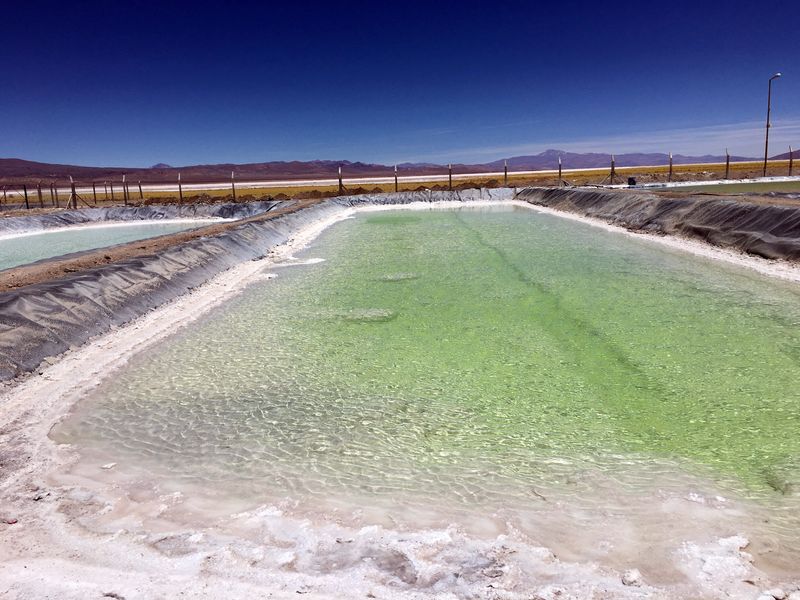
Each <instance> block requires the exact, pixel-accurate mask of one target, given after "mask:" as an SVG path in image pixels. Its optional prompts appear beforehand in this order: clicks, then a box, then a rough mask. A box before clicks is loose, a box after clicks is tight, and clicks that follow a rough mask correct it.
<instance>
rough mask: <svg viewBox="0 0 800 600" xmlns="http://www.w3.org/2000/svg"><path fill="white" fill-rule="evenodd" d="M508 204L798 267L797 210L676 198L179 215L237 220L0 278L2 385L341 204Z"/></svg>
mask: <svg viewBox="0 0 800 600" xmlns="http://www.w3.org/2000/svg"><path fill="white" fill-rule="evenodd" d="M512 198H516V199H517V200H521V201H525V202H527V203H530V204H532V205H534V206H540V207H544V208H547V209H552V210H555V211H558V212H561V213H570V214H575V215H579V216H584V217H588V218H592V219H599V220H602V221H604V222H606V223H609V224H611V225H615V226H621V227H624V228H626V229H628V230H632V231H636V232H642V233H651V234H661V235H664V234H666V235H667V236H671V237H678V238H693V239H695V240H700V241H703V242H706V243H708V244H711V245H714V246H718V247H722V248H729V249H734V250H738V251H742V252H745V253H749V254H752V255H755V256H758V257H766V258H769V259H786V260H789V261H797V260H800V206H798V207H794V206H786V205H780V204H757V203H751V202H747V201H746V200H744V199H735V200H730V199H719V198H707V197H704V196H702V195H700V196H688V197H677V198H676V197H663V196H658V195H655V194H647V193H640V192H628V191H619V190H615V191H608V190H594V189H586V188H577V189H553V188H528V189H523V190H519V191H518V190H512V189H509V188H500V189H491V190H489V189H484V190H462V191H454V192H432V191H425V192H407V193H399V194H368V195H363V196H352V197H344V198H334V199H330V200H327V201H324V202H318V201H299V202H288V203H278V204H275V203H272V204H271V205H269V206H262V205H266V204H269V203H255V204H254V205H252V206H248V205H221V206H201V207H191V208H190V207H183V208H182V209H181V211H182V212H181V214H182V215H184V216H186V215H192V216H195V217H197V216H217V217H220V216H227V217H228V218H232V217H238V218H240V219H241V220H239V221H234V222H229V223H222V224H215V225H210V226H208V227H203V228H201V229H197V230H192V231H188V232H182V233H178V234H174V235H169V236H162V237H159V238H154V239H152V240H142V241H137V242H133V243H131V244H125V245H121V246H116V247H113V248H106V249H100V250H97V251H91V252H87V253H83V254H81V255H80V256H78V257H72V258H69V259H66V260H58V259H54V260H53V261H47V262H45V263H43V264H37V265H32V266H28V267H21V268H18V269H12V270H10V271H8V272H6V273H3V274H0V380H9V379H12V378H14V377H17V376H19V375H22V374H24V373H26V372H31V371H33V370H35V369H36V368H37V367H38V366H39V365H40V364H41V363H42V361H44V360H45V359H47V358H50V357H53V356H57V355H59V354H61V353H63V352H65V351H66V350H68V349H70V348H73V347H76V346H79V345H81V344H83V343H85V342H86V341H87V340H89V339H90V338H91V337H93V336H96V335H99V334H101V333H103V332H105V331H108V330H109V329H111V328H112V327H115V326H119V325H122V324H124V323H127V322H129V321H131V320H133V319H135V318H137V317H139V316H141V315H142V314H144V313H145V312H147V311H149V310H151V309H153V308H155V307H157V306H159V305H161V304H164V303H166V302H168V301H170V300H173V299H175V298H177V297H179V296H181V295H182V294H184V293H186V292H187V291H188V290H190V289H192V288H194V287H197V286H199V285H202V284H203V283H205V282H206V281H208V280H210V279H211V278H212V277H214V276H215V275H217V274H219V273H221V272H223V271H225V270H227V269H229V268H231V267H232V266H234V265H236V264H240V263H242V262H245V261H248V260H254V259H258V258H260V257H263V256H265V255H267V254H268V253H269V252H270V249H271V248H274V247H275V246H277V245H279V244H282V243H284V242H286V241H287V240H289V239H290V238H291V237H292V235H293V234H294V233H295V232H297V231H298V230H300V229H301V228H302V227H304V226H306V225H308V224H309V223H312V222H314V221H315V220H318V219H321V218H324V217H326V216H330V215H332V214H334V213H336V212H339V211H342V210H345V209H347V208H349V207H353V206H359V205H371V204H376V205H380V204H408V203H412V202H443V201H445V202H446V201H455V202H462V201H476V200H510V199H512ZM93 211H96V212H93ZM176 211H177V207H175V206H168V207H141V208H133V209H130V208H129V209H120V208H116V209H88V210H85V211H68V212H65V213H60V214H57V215H43V216H40V217H34V218H35V219H36V222H37V223H38V226H40V227H42V228H45V227H55V226H58V223H61V224H62V225H64V224H75V223H77V222H80V219H87V220H88V219H121V218H146V219H153V218H158V215H163V218H170V217H173V218H174V217H176V216H177V212H176ZM265 211H268V212H265ZM173 213H175V214H173ZM242 217H246V218H242ZM4 221H5V222H6V223H5V225H3V224H2V223H0V227H2V226H5V227H6V228H10V227H19V228H21V227H26V226H27V227H29V226H30V224H28V225H25V224H24V223H21V222H16V223H15V220H14V219H5V220H4ZM83 222H87V221H83Z"/></svg>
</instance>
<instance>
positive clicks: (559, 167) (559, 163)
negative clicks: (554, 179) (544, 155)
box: [558, 155, 561, 187]
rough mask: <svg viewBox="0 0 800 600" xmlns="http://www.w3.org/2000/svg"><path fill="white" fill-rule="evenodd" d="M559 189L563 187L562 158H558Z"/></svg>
mask: <svg viewBox="0 0 800 600" xmlns="http://www.w3.org/2000/svg"><path fill="white" fill-rule="evenodd" d="M558 187H561V156H560V155H559V157H558Z"/></svg>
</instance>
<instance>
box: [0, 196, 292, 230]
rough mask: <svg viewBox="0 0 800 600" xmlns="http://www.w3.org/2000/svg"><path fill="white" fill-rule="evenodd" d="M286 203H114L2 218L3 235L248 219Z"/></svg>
mask: <svg viewBox="0 0 800 600" xmlns="http://www.w3.org/2000/svg"><path fill="white" fill-rule="evenodd" d="M278 204H283V205H285V204H286V202H281V201H278V200H265V201H260V202H241V203H227V204H186V205H183V206H178V205H177V204H165V205H156V204H154V205H151V206H113V207H109V208H81V209H78V210H64V211H60V212H55V213H48V214H43V215H26V216H24V217H7V218H4V219H0V235H5V234H11V233H23V232H27V231H41V230H44V229H53V228H56V227H68V226H70V225H85V224H89V223H101V222H105V221H148V220H153V221H157V220H161V219H210V218H221V219H244V218H247V217H252V216H255V215H258V214H261V213H264V212H267V211H269V210H272V209H273V208H275V207H276V206H277V205H278Z"/></svg>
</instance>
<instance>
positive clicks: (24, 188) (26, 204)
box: [22, 183, 30, 208]
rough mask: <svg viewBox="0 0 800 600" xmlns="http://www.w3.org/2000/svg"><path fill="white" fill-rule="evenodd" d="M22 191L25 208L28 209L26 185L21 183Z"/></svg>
mask: <svg viewBox="0 0 800 600" xmlns="http://www.w3.org/2000/svg"><path fill="white" fill-rule="evenodd" d="M22 191H23V192H24V193H25V208H30V205H29V204H28V185H27V184H25V183H23V184H22Z"/></svg>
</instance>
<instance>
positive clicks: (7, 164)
mask: <svg viewBox="0 0 800 600" xmlns="http://www.w3.org/2000/svg"><path fill="white" fill-rule="evenodd" d="M794 155H795V157H800V153H799V152H797V151H796V152H795V153H794ZM559 156H560V157H561V161H562V164H563V167H564V168H565V169H590V168H597V167H607V166H609V164H610V163H611V155H610V154H602V153H575V152H564V151H561V150H545V151H544V152H541V153H539V154H532V155H528V156H512V157H510V158H507V159H499V160H495V161H492V162H489V163H481V164H461V163H459V164H453V171H454V172H456V173H486V172H491V171H502V170H503V164H504V161H506V160H507V161H508V168H509V170H510V171H536V170H542V169H556V168H557V167H558V158H559ZM782 156H783V157H785V158H788V153H786V154H784V155H782ZM776 158H777V159H779V158H780V157H776ZM615 160H616V165H617V166H619V167H635V166H650V165H666V164H667V163H668V162H669V156H668V155H667V154H658V153H650V154H645V153H630V154H617V155H616V156H615ZM724 160H725V157H724V156H711V155H705V156H684V155H682V154H676V155H674V156H673V162H674V163H675V164H676V165H680V164H688V163H705V162H723V161H724ZM731 160H733V161H743V160H756V159H751V158H747V157H742V156H731ZM340 166H341V167H342V172H343V174H344V176H345V177H369V176H388V175H391V174H392V173H394V166H393V165H380V164H373V163H363V162H350V161H346V160H345V161H336V160H313V161H272V162H262V163H247V164H231V163H223V164H214V165H190V166H185V167H172V166H170V165H167V164H165V163H158V164H156V165H153V166H152V167H149V168H135V167H82V166H75V165H57V164H48V163H40V162H34V161H29V160H22V159H19V158H0V182H3V183H35V182H38V181H41V182H44V183H47V182H51V181H63V180H65V179H68V178H69V177H70V175H71V176H72V177H74V178H75V179H76V180H78V181H82V182H89V181H96V182H102V181H110V180H114V181H119V180H120V179H122V176H123V175H127V178H128V180H129V181H139V180H141V181H144V182H150V183H157V182H165V181H175V180H176V179H177V178H178V173H179V172H180V173H181V177H182V178H183V180H184V181H193V182H198V183H199V182H212V181H224V180H227V179H228V178H230V176H231V171H233V172H234V173H235V176H236V179H237V180H239V181H247V180H281V179H287V180H291V179H330V178H333V177H336V175H337V173H338V169H339V167H340ZM397 169H398V171H399V172H400V174H401V175H433V174H441V173H446V172H447V165H440V164H435V163H402V164H399V165H397Z"/></svg>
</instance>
